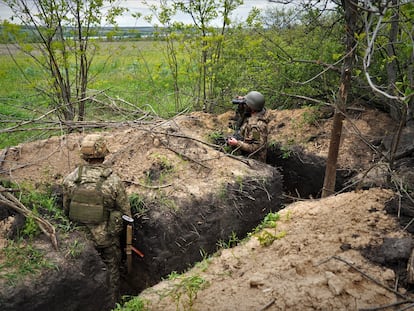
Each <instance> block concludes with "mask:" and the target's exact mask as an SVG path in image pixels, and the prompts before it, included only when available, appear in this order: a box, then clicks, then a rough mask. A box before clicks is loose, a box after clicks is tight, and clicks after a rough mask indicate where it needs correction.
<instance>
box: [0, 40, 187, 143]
mask: <svg viewBox="0 0 414 311" xmlns="http://www.w3.org/2000/svg"><path fill="white" fill-rule="evenodd" d="M97 47H98V48H97V52H96V54H95V56H94V59H93V62H92V66H91V69H90V74H89V77H90V78H91V80H90V83H89V85H88V88H89V91H90V92H91V94H97V93H98V92H100V91H104V92H105V94H106V95H108V96H109V97H110V98H112V99H120V100H116V101H113V103H114V104H115V105H116V106H118V107H120V108H125V109H128V110H129V111H133V110H135V111H137V113H139V114H134V113H132V112H128V113H114V111H113V110H110V109H108V107H105V108H102V105H100V104H97V103H96V102H87V108H86V120H131V119H134V118H138V117H140V116H141V115H142V111H145V112H151V113H154V112H155V114H157V115H159V116H161V117H170V116H172V115H175V114H176V113H177V111H181V110H183V109H187V108H188V107H190V106H191V104H192V100H191V99H190V96H189V95H187V96H186V95H183V96H182V97H181V99H180V104H179V105H178V106H177V105H176V102H175V100H174V91H173V89H174V88H173V79H172V76H171V74H170V69H169V66H168V64H167V61H166V59H165V55H164V47H165V43H164V42H155V41H136V42H134V41H127V42H98V43H97ZM13 57H14V59H15V60H16V63H17V64H18V65H16V63H15V62H14V61H13V59H12V57H11V56H10V55H8V54H7V53H6V52H5V50H4V49H3V50H2V53H0V120H1V124H0V148H4V147H10V146H15V145H17V144H18V143H20V142H26V141H33V140H38V139H45V138H48V137H50V136H52V135H59V134H60V132H58V131H54V132H53V131H50V130H48V129H47V128H45V127H47V126H45V125H44V124H37V123H30V124H28V125H26V126H21V127H20V129H21V130H20V131H18V132H16V131H12V132H3V133H2V132H1V131H2V130H3V131H4V129H11V128H13V127H14V126H17V125H21V123H22V122H24V121H26V120H33V119H36V118H39V117H41V116H42V115H43V114H44V113H45V112H47V111H49V110H50V109H51V107H50V101H49V99H48V98H46V97H44V96H41V95H40V94H39V93H38V92H37V91H36V87H37V88H39V87H46V85H47V83H46V81H45V79H46V78H47V74H45V73H44V72H42V71H41V70H40V69H39V67H36V66H35V65H34V64H33V62H32V60H31V59H30V57H29V56H27V55H24V54H23V53H21V52H18V51H14V54H13ZM181 58H182V59H183V58H184V55H182V56H181ZM19 67H20V68H21V70H19ZM183 70H185V69H183ZM187 70H188V68H187ZM180 85H181V92H182V93H183V94H191V93H192V92H191V88H192V87H193V85H192V83H191V81H190V79H188V75H182V76H181V80H180ZM98 100H99V101H101V102H106V103H108V102H111V101H110V100H108V98H107V97H104V96H102V95H101V96H98ZM123 101H126V102H128V103H130V104H132V106H131V105H127V104H125V103H124V102H123ZM134 107H135V108H134ZM48 118H49V119H50V118H53V120H56V121H57V116H56V115H51V116H50V117H48ZM33 128H36V130H35V131H29V130H31V129H33Z"/></svg>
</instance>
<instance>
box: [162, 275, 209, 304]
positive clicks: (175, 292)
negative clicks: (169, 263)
mask: <svg viewBox="0 0 414 311" xmlns="http://www.w3.org/2000/svg"><path fill="white" fill-rule="evenodd" d="M172 280H178V282H174V284H173V287H172V289H170V290H169V291H168V294H167V295H168V296H170V297H171V298H172V299H173V301H174V302H175V305H176V309H177V310H193V309H192V306H193V304H194V300H195V298H197V292H198V291H199V290H200V289H202V288H203V287H204V286H206V285H207V283H206V281H205V280H204V279H203V278H201V277H200V276H198V275H194V276H187V277H183V276H177V275H173V276H172Z"/></svg>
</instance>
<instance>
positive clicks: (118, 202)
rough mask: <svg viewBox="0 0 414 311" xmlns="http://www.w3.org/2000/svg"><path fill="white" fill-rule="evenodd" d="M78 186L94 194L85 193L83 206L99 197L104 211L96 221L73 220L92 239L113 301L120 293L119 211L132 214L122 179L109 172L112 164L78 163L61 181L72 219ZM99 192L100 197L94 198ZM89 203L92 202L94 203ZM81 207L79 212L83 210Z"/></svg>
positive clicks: (66, 205) (120, 214)
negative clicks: (105, 273) (105, 274)
mask: <svg viewBox="0 0 414 311" xmlns="http://www.w3.org/2000/svg"><path fill="white" fill-rule="evenodd" d="M81 187H82V188H84V189H86V193H88V192H87V191H90V193H93V194H95V197H96V198H90V197H88V195H86V196H85V197H86V198H87V199H86V200H87V201H88V202H87V203H85V204H86V207H88V204H89V202H92V201H93V202H98V201H99V200H101V202H102V204H101V205H103V210H104V213H103V216H102V218H101V220H100V221H99V222H97V221H95V222H92V223H91V222H88V221H86V222H83V221H82V220H80V219H76V221H77V222H79V223H80V224H82V225H84V226H85V228H86V229H87V230H86V231H87V233H88V235H89V236H90V238H91V239H92V240H93V242H94V243H95V247H96V249H97V250H98V252H99V253H100V255H101V257H102V259H103V261H104V263H105V264H106V266H107V269H108V271H109V278H110V279H109V284H110V286H111V290H112V299H113V301H114V302H115V301H116V300H117V299H118V296H119V286H120V272H119V269H120V265H121V257H122V253H121V248H120V233H121V231H122V228H123V223H122V215H123V214H126V215H128V216H131V210H130V205H129V200H128V196H127V194H126V191H125V188H124V185H123V183H122V181H121V179H120V178H119V177H118V176H117V175H116V174H115V173H113V172H112V169H111V168H109V167H106V166H104V165H103V164H87V165H81V166H79V167H78V168H76V169H75V170H74V171H73V172H72V173H70V174H69V175H68V176H67V177H66V178H65V179H64V181H63V189H64V193H63V195H64V201H63V206H64V208H65V211H66V212H67V213H68V214H69V217H70V218H72V219H73V215H72V216H71V209H72V210H73V209H74V208H73V205H74V203H73V202H74V201H76V200H78V199H75V194H76V193H78V192H77V189H79V188H81ZM96 189H98V190H99V193H101V194H100V195H97V194H96V193H98V192H96ZM84 191H85V190H84ZM93 194H92V195H91V196H93ZM99 196H100V197H101V198H97V197H99ZM96 199H98V200H96ZM71 203H72V205H71ZM91 204H92V205H93V204H94V203H91ZM101 210H102V206H101ZM80 211H81V212H82V210H80ZM85 211H86V209H85ZM86 213H87V212H86Z"/></svg>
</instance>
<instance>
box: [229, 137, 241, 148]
mask: <svg viewBox="0 0 414 311" xmlns="http://www.w3.org/2000/svg"><path fill="white" fill-rule="evenodd" d="M227 143H228V144H229V145H230V146H237V144H238V143H239V141H238V140H237V139H236V138H234V137H230V138H229V139H228V140H227Z"/></svg>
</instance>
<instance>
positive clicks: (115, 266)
mask: <svg viewBox="0 0 414 311" xmlns="http://www.w3.org/2000/svg"><path fill="white" fill-rule="evenodd" d="M97 250H98V252H99V254H100V255H101V258H102V260H103V262H104V263H105V265H106V269H107V271H108V277H109V280H108V284H109V288H110V290H111V296H112V301H113V303H115V302H117V301H118V300H119V298H120V292H119V289H120V267H121V258H122V253H121V249H120V245H119V242H118V243H114V244H112V245H111V246H109V247H104V248H99V247H98V248H97Z"/></svg>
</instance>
